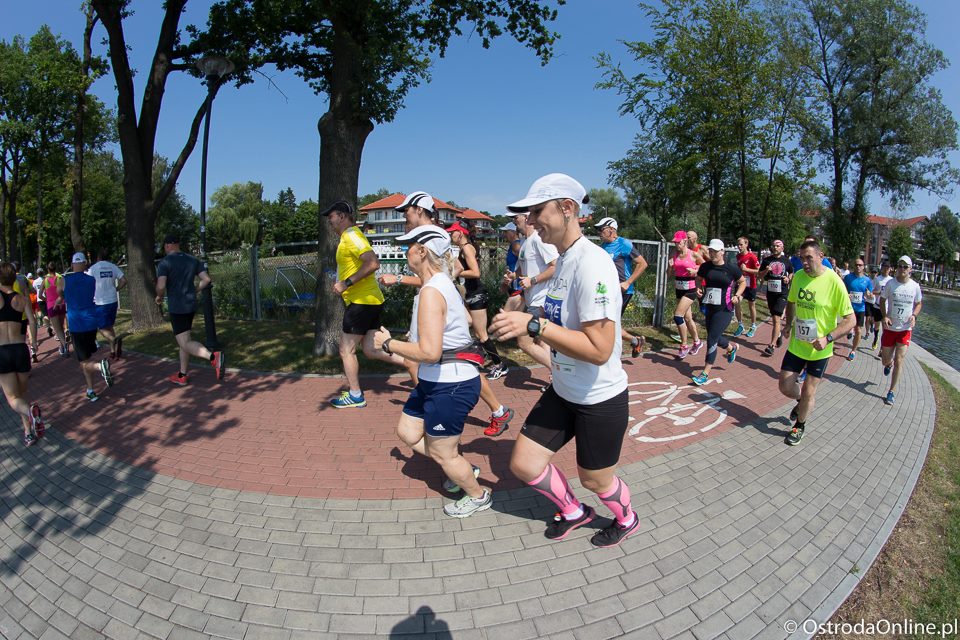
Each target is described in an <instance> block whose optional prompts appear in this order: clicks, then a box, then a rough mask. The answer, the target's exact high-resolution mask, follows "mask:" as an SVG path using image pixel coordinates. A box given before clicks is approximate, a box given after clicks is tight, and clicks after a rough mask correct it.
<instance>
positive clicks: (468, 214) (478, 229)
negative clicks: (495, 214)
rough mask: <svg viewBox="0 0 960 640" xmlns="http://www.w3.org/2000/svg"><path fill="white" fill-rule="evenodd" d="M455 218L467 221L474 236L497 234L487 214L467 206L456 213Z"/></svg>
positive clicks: (487, 236)
mask: <svg viewBox="0 0 960 640" xmlns="http://www.w3.org/2000/svg"><path fill="white" fill-rule="evenodd" d="M457 219H458V220H462V221H463V222H466V223H467V226H468V227H469V228H470V229H472V230H473V235H474V237H475V238H489V237H492V236H495V235H497V230H496V228H495V226H494V220H493V218H491V217H490V216H488V215H487V214H485V213H483V212H481V211H477V210H476V209H471V208H469V207H467V208H466V209H463V210H462V211H461V212H460V213H458V214H457Z"/></svg>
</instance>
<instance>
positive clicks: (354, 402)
mask: <svg viewBox="0 0 960 640" xmlns="http://www.w3.org/2000/svg"><path fill="white" fill-rule="evenodd" d="M330 404H332V405H333V406H334V407H335V408H337V409H351V408H353V409H362V408H363V407H365V406H367V401H366V400H365V399H364V397H363V394H360V397H359V398H355V397H353V396H352V395H350V392H349V391H344V392H343V393H341V394H340V396H339V397H337V398H334V399H333V400H331V401H330Z"/></svg>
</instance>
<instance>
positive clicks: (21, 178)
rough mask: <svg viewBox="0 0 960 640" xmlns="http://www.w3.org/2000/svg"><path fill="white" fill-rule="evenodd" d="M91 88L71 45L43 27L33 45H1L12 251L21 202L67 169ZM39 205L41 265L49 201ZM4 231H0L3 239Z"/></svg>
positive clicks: (2, 183) (0, 130) (1, 171)
mask: <svg viewBox="0 0 960 640" xmlns="http://www.w3.org/2000/svg"><path fill="white" fill-rule="evenodd" d="M88 86H89V82H88V80H87V79H86V78H85V77H84V76H83V74H82V73H81V65H80V59H79V57H78V56H77V53H76V51H74V49H73V48H72V47H71V46H70V44H69V43H68V42H66V41H64V40H63V39H61V38H59V37H57V36H56V35H54V34H53V33H52V32H51V31H50V29H49V27H46V26H43V27H41V28H40V30H39V31H37V33H36V34H34V35H33V36H32V37H31V38H30V40H29V41H26V40H24V39H23V38H22V37H20V36H15V37H14V38H13V40H12V41H11V42H9V43H7V42H0V190H2V193H3V200H4V202H5V206H6V213H7V217H6V221H5V222H6V225H5V227H6V228H5V231H6V236H7V246H9V247H10V255H19V254H20V253H21V252H20V251H19V250H18V249H17V248H16V247H17V242H18V229H17V224H16V221H17V219H18V218H21V217H23V216H22V214H21V213H19V212H18V210H17V199H18V197H19V195H20V193H21V191H22V190H23V188H24V186H26V185H27V183H28V182H29V181H30V180H31V179H35V180H36V183H35V185H34V186H35V187H38V188H40V187H42V186H43V185H44V183H45V176H44V172H45V170H50V169H52V168H53V167H52V165H51V163H52V162H53V163H57V164H59V165H60V166H62V165H63V162H64V159H65V153H66V146H67V144H68V142H69V141H70V140H71V132H72V130H73V125H74V120H73V118H74V114H75V101H76V97H77V95H79V94H84V93H85V92H86V89H87V87H88ZM35 203H36V204H37V207H38V208H37V211H36V215H37V224H36V229H37V244H36V246H37V256H38V259H42V247H43V240H42V234H43V231H44V229H45V226H44V224H43V215H44V208H43V203H44V198H43V196H42V193H41V194H40V196H39V197H37V198H36V199H35ZM3 231H4V229H2V228H0V235H2V234H3Z"/></svg>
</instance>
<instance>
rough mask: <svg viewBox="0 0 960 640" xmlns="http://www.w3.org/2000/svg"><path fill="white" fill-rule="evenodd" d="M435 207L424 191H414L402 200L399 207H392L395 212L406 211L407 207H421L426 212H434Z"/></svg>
mask: <svg viewBox="0 0 960 640" xmlns="http://www.w3.org/2000/svg"><path fill="white" fill-rule="evenodd" d="M435 206H436V205H435V204H434V202H433V198H432V197H431V196H430V194H429V193H427V192H426V191H414V192H413V193H411V194H410V195H408V196H407V197H406V198H404V199H403V202H401V203H400V205H399V206H396V207H394V209H396V210H397V211H406V210H407V207H422V208H424V209H426V210H427V211H434V210H435V209H434V207H435Z"/></svg>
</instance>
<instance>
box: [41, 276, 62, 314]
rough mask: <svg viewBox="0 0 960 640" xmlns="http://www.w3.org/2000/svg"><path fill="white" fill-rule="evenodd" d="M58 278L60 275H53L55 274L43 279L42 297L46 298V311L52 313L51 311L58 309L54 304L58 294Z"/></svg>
mask: <svg viewBox="0 0 960 640" xmlns="http://www.w3.org/2000/svg"><path fill="white" fill-rule="evenodd" d="M59 278H60V274H59V273H55V274H53V275H49V276H46V277H45V278H44V279H43V290H44V295H45V296H46V298H47V311H52V310H53V309H57V308H58V307H57V305H56V302H57V295H58V294H57V279H59ZM61 306H63V304H62V303H61Z"/></svg>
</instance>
